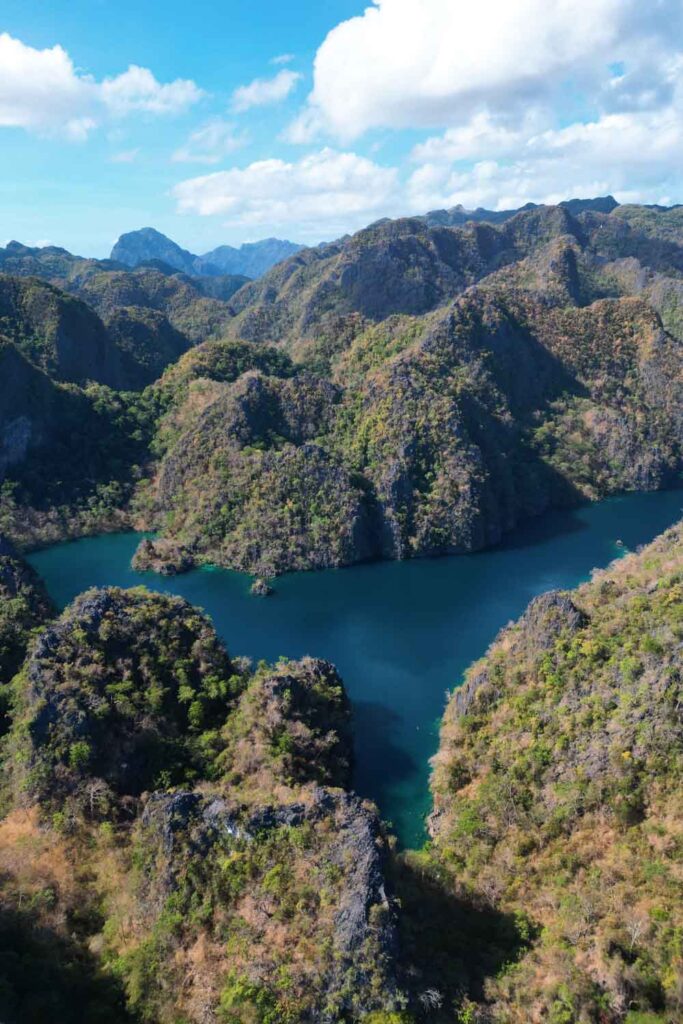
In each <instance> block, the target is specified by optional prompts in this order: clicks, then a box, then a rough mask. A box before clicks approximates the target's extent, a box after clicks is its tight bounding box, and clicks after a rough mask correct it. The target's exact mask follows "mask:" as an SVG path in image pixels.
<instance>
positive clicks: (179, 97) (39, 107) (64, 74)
mask: <svg viewBox="0 0 683 1024" xmlns="http://www.w3.org/2000/svg"><path fill="white" fill-rule="evenodd" d="M201 96H202V91H201V89H199V87H198V86H197V85H195V83H194V82H191V81H186V80H183V79H178V80H177V81H175V82H169V83H167V84H163V83H161V82H158V81H157V80H156V78H155V77H154V75H153V74H152V72H151V71H149V70H148V69H147V68H140V67H137V66H135V65H132V66H131V67H129V68H128V70H127V71H125V72H123V73H122V74H120V75H117V76H116V77H112V78H107V79H105V80H104V81H103V82H97V81H96V80H95V79H94V78H93V77H92V76H91V75H87V74H84V73H83V72H81V71H79V70H77V69H76V68H75V67H74V64H73V61H72V59H71V57H70V56H69V54H68V53H67V52H66V50H64V49H63V47H61V46H53V47H52V48H50V49H45V50H37V49H34V48H33V47H31V46H27V45H26V44H25V43H23V42H22V41H21V40H19V39H15V38H13V37H12V36H10V35H8V33H6V32H5V33H2V34H0V127H6V128H23V129H25V130H27V131H31V132H35V133H38V134H41V135H60V136H64V137H66V138H69V139H74V140H81V139H84V138H86V137H87V136H88V135H89V133H90V132H91V131H92V130H93V129H94V128H95V127H97V125H98V124H100V123H101V122H102V120H103V119H105V118H107V117H111V116H114V117H121V116H124V115H126V114H130V113H133V112H136V111H137V112H139V111H143V112H147V113H150V114H173V113H179V112H181V111H183V110H186V109H187V108H188V107H189V106H190V105H191V104H193V103H196V102H197V100H198V99H199V98H200V97H201Z"/></svg>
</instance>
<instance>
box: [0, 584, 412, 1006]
mask: <svg viewBox="0 0 683 1024" xmlns="http://www.w3.org/2000/svg"><path fill="white" fill-rule="evenodd" d="M10 717H11V728H10V731H9V734H8V736H7V738H6V740H5V744H4V748H3V750H2V755H3V759H4V769H5V771H4V778H5V780H6V781H5V785H4V789H5V792H4V803H5V811H6V816H5V818H4V819H3V820H2V821H0V871H1V873H2V879H3V885H2V889H1V890H0V942H2V941H3V940H6V941H7V942H9V941H10V936H13V941H14V942H15V945H16V948H18V949H20V950H23V957H24V963H25V964H26V968H27V970H30V971H31V980H30V982H29V978H28V976H27V975H26V973H25V972H23V971H13V970H12V966H13V961H12V959H11V957H9V960H8V956H9V951H8V950H7V951H6V950H5V949H4V948H3V950H2V955H1V956H0V1009H1V1010H2V1013H3V1019H6V1020H7V1021H8V1022H11V1024H14V1022H15V1021H17V1022H18V1021H20V1020H24V1019H34V1020H36V1021H37V1022H42V1021H43V1020H46V1021H47V1020H48V1019H49V1017H48V1016H47V1015H46V1014H47V1012H48V1009H46V1006H47V1007H48V1008H49V1012H51V1013H53V1014H54V1015H55V1017H54V1019H60V1020H61V1019H63V1020H66V1021H71V1020H74V1021H81V1020H84V1019H92V1020H95V1019H97V1020H100V1019H102V1020H105V1021H109V1020H112V1021H113V1020H118V1021H124V1020H128V1019H130V1020H135V1021H139V1022H141V1021H143V1020H146V1021H156V1022H158V1024H171V1022H175V1021H177V1020H178V1019H180V1018H182V1019H183V1020H185V1021H188V1022H197V1024H206V1022H214V1021H215V1022H217V1024H218V1022H223V1024H224V1022H225V1021H234V1022H244V1024H248V1022H251V1021H254V1020H264V1021H265V1020H272V1021H279V1020H288V1021H292V1022H293V1024H294V1022H301V1024H314V1022H315V1024H317V1022H326V1024H336V1022H337V1021H339V1020H342V1019H343V1020H345V1021H349V1022H356V1021H361V1020H367V1019H371V1015H372V1014H373V1013H377V1014H378V1015H379V1016H378V1017H377V1018H376V1019H378V1020H384V1019H387V1020H393V1019H395V1018H393V1017H392V1016H391V1014H392V1013H393V1012H394V1011H396V1012H397V1013H398V1012H399V1011H400V1010H401V1008H402V1007H403V1006H404V1004H405V1002H406V997H405V996H404V995H403V994H402V991H401V989H400V987H399V984H398V980H397V978H398V969H397V933H396V923H395V909H394V907H393V905H392V902H391V900H390V897H389V896H388V894H387V883H386V874H385V872H386V866H387V865H386V862H387V855H388V852H389V844H388V839H387V836H386V835H385V833H384V831H383V829H382V828H381V826H380V824H379V821H378V818H377V815H376V812H375V810H374V808H372V807H371V806H370V805H367V804H364V803H363V802H361V801H360V800H359V799H358V798H357V797H355V796H352V795H350V794H349V793H347V792H346V791H345V790H344V788H342V787H344V786H346V785H348V784H349V781H350V760H351V749H350V706H349V702H348V699H347V697H346V694H345V692H344V687H343V683H342V681H341V679H340V678H339V676H338V674H337V672H336V671H335V669H334V667H333V666H332V665H330V664H329V663H327V662H324V661H318V660H315V659H312V658H305V659H303V660H302V661H301V662H286V661H281V662H279V663H278V664H277V665H275V666H273V667H270V668H269V667H268V666H265V665H260V666H259V668H258V670H257V671H256V672H253V671H252V670H251V667H250V666H249V664H248V663H246V662H243V661H240V660H239V659H231V658H230V657H229V656H228V654H227V652H226V651H225V649H224V648H223V646H222V644H221V643H220V641H219V640H218V639H217V637H216V635H215V633H214V631H213V628H212V626H211V624H210V623H209V622H208V620H207V619H206V618H205V617H204V616H203V615H202V614H201V613H200V612H198V611H197V610H196V609H194V608H192V607H191V606H190V605H188V604H187V603H186V602H184V601H182V600H180V599H179V598H172V597H165V596H160V595H153V594H150V593H148V592H146V591H144V590H143V589H138V590H132V591H122V590H117V589H114V588H110V589H106V590H95V591H90V592H88V593H86V594H84V595H82V596H81V597H79V598H78V599H77V600H76V601H75V602H74V603H73V604H72V605H71V606H70V607H69V608H68V609H67V610H66V611H65V612H64V613H63V614H62V615H61V616H60V617H59V618H58V619H57V620H56V621H55V622H53V623H52V624H51V625H49V626H47V628H46V629H44V631H43V632H42V633H41V634H40V635H39V636H38V637H37V639H35V640H34V641H33V643H32V645H31V649H30V652H29V656H28V658H27V660H26V662H25V665H24V667H23V669H22V671H21V672H20V673H19V675H17V677H16V678H15V680H14V683H13V700H12V704H11V708H10ZM74 865H76V866H77V867H76V868H74ZM48 892H49V893H50V896H49V898H47V897H45V898H43V896H44V894H45V893H48ZM22 906H23V908H24V909H23V910H22ZM79 906H80V916H79V912H78V910H77V908H78V907H79ZM3 929H4V930H3ZM10 961H11V962H10ZM73 970H78V971H79V972H80V974H79V978H80V980H79V986H80V990H81V991H82V993H83V1002H84V1007H87V1012H88V1013H89V1014H91V1016H90V1017H88V1018H83V1017H82V1016H81V1015H80V1013H81V1008H79V1009H78V1010H77V1011H76V1012H75V1015H74V1009H73V1007H72V1006H70V1005H69V978H70V977H71V974H70V972H72V971H73ZM49 971H52V975H50V973H49ZM41 983H42V984H41ZM46 984H50V985H51V998H50V1001H49V1003H47V1004H45V1005H44V1003H43V1002H41V998H40V995H39V993H40V989H41V987H44V985H46ZM117 1008H118V1009H117ZM83 1012H85V1011H83ZM385 1012H386V1013H387V1014H389V1016H388V1017H387V1018H385V1017H383V1016H382V1015H383V1014H384V1013H385ZM117 1013H118V1016H116V1014H117ZM32 1014H33V1016H32Z"/></svg>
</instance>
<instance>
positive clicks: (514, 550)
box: [29, 491, 683, 847]
mask: <svg viewBox="0 0 683 1024" xmlns="http://www.w3.org/2000/svg"><path fill="white" fill-rule="evenodd" d="M682 506H683V491H664V492H658V493H651V494H631V495H626V496H623V497H618V498H612V499H608V500H606V501H602V502H599V503H596V504H593V505H588V506H583V507H580V508H578V509H575V510H571V511H562V512H552V513H547V514H546V515H544V516H541V517H539V518H538V519H536V520H533V521H532V522H530V523H528V524H527V525H525V526H524V527H523V528H520V529H518V530H516V531H515V532H514V533H512V534H511V535H510V536H509V537H508V538H507V539H506V541H505V543H503V544H502V545H500V546H499V547H497V548H494V549H492V550H489V551H486V552H482V553H479V554H472V555H463V556H453V557H445V558H437V559H419V560H413V561H408V562H385V563H369V564H364V565H358V566H353V567H350V568H345V569H340V570H325V571H320V572H303V573H294V574H291V575H288V576H284V577H282V578H280V579H278V580H277V582H276V588H275V589H276V593H275V595H274V596H273V597H272V598H269V599H267V600H263V599H259V598H256V597H254V596H252V595H251V594H250V592H249V591H250V583H251V580H250V578H249V577H247V576H245V575H243V574H240V573H236V572H232V571H229V570H225V569H214V568H202V569H198V570H195V571H192V572H190V573H187V574H185V575H181V576H176V577H173V578H168V577H164V576H160V575H157V574H155V573H139V572H135V571H134V570H132V569H131V568H130V561H131V557H132V555H133V553H134V551H135V549H136V547H137V545H138V542H139V540H140V535H139V534H136V533H122V534H110V535H105V536H100V537H95V538H86V539H82V540H78V541H74V542H70V543H65V544H59V545H55V546H52V547H49V548H46V549H44V550H41V551H38V552H35V553H34V554H33V555H31V556H30V558H29V561H30V562H31V564H32V565H33V567H34V568H35V569H36V570H37V571H38V573H39V574H40V575H41V576H42V577H43V579H44V580H45V582H46V584H47V587H48V590H49V592H50V595H51V596H52V598H53V600H54V601H55V603H56V604H57V605H58V606H59V607H60V608H62V607H65V606H66V605H67V604H68V603H69V602H70V601H72V600H73V598H74V597H76V596H77V595H78V594H80V593H82V592H83V591H84V590H87V589H88V588H90V587H104V586H119V587H133V586H138V585H141V584H142V585H144V586H146V587H148V588H150V589H152V590H157V591H160V592H170V593H173V594H178V595H181V596H182V597H184V598H186V599H187V600H188V601H189V602H190V603H192V604H194V605H198V606H200V607H201V608H203V609H204V610H205V611H206V612H207V613H208V614H209V616H210V617H211V619H212V620H213V622H214V624H215V626H216V629H217V631H218V633H219V635H220V636H221V637H222V638H223V639H224V640H225V643H226V645H227V647H228V650H229V652H230V653H231V655H243V656H247V657H250V658H252V659H254V661H258V660H261V659H265V660H266V661H268V662H273V661H275V660H277V659H278V658H279V657H280V656H285V657H287V658H301V657H302V656H304V655H312V656H315V657H317V658H325V659H327V660H329V661H331V662H333V663H334V664H335V666H336V667H337V669H338V671H339V673H340V675H341V677H342V678H343V680H344V683H345V686H346V689H347V691H348V694H349V696H350V698H351V701H352V705H353V730H354V752H355V768H354V785H355V788H356V790H357V791H358V793H359V794H360V795H362V796H366V797H369V798H371V799H372V800H374V801H376V803H377V804H378V806H379V809H380V812H381V814H382V816H383V817H384V818H385V819H386V820H387V821H389V822H390V823H391V826H392V827H393V829H394V831H395V832H396V834H397V836H398V839H399V841H400V843H401V844H402V845H403V846H404V847H417V846H419V845H421V844H422V843H423V842H424V840H425V838H426V836H425V824H424V823H425V816H426V814H427V813H428V812H429V810H430V808H431V799H430V794H429V772H430V766H429V761H430V758H431V757H432V755H433V754H434V752H435V751H436V748H437V744H438V729H439V722H440V718H441V715H442V713H443V710H444V706H445V701H446V695H447V691H449V690H452V689H453V688H455V687H457V686H459V685H460V683H461V681H462V675H463V672H464V671H465V669H466V668H467V667H468V666H469V665H470V664H471V663H472V662H473V661H475V660H476V659H477V658H479V657H481V656H482V655H483V654H484V653H485V651H486V649H487V647H488V646H489V644H490V643H491V642H492V641H493V640H494V638H495V636H496V634H497V633H498V631H499V630H500V629H501V628H502V627H503V626H505V625H506V624H507V623H508V622H509V621H510V620H512V619H515V618H517V617H518V616H519V615H520V614H521V613H522V612H523V611H524V609H525V608H526V606H527V605H528V603H529V602H530V601H531V600H532V599H533V598H534V597H536V596H537V595H539V594H542V593H544V592H546V591H549V590H554V589H569V588H573V587H575V586H577V585H578V584H579V583H581V582H582V581H583V580H585V579H587V578H588V577H589V575H590V573H591V570H592V569H594V568H596V567H604V566H606V565H608V564H609V563H610V562H611V561H612V560H613V559H615V558H618V557H620V556H622V555H623V554H625V553H626V552H628V551H632V550H634V549H635V548H637V547H638V546H639V545H642V544H646V543H648V542H650V541H651V540H652V539H653V538H654V537H655V536H657V534H659V533H661V532H662V531H663V530H665V529H666V528H667V527H669V526H670V525H671V524H672V523H674V522H676V521H677V520H678V519H679V518H680V515H681V508H682Z"/></svg>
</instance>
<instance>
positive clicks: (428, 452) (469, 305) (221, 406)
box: [146, 261, 683, 575]
mask: <svg viewBox="0 0 683 1024" xmlns="http://www.w3.org/2000/svg"><path fill="white" fill-rule="evenodd" d="M551 263H552V266H553V267H554V268H555V270H558V268H559V273H555V270H553V273H552V274H551V277H552V278H553V280H554V281H555V282H556V284H555V285H553V284H552V283H551V282H550V278H548V277H547V275H546V279H545V285H544V287H546V289H550V290H551V291H552V290H553V288H554V289H555V290H556V291H557V292H558V294H560V293H561V292H562V287H561V284H562V282H564V281H565V278H564V276H563V274H564V270H565V269H566V265H565V263H564V262H562V261H559V262H557V261H555V262H553V261H551ZM553 275H554V276H553ZM557 281H559V283H557ZM536 286H537V282H536ZM535 294H536V292H533V291H532V292H525V291H522V290H515V289H513V288H511V287H510V284H509V282H508V281H507V279H505V280H504V287H501V286H500V282H498V283H497V284H496V285H495V286H494V284H493V283H491V284H486V285H482V287H480V288H477V289H472V290H470V291H469V292H468V293H467V294H466V295H465V296H463V297H462V298H461V299H459V300H457V301H456V302H455V303H453V305H452V306H451V307H450V308H447V309H446V310H445V311H444V312H440V313H434V314H431V315H429V316H426V317H422V318H409V317H397V318H390V319H389V320H387V321H385V322H384V323H382V324H380V325H378V326H376V327H372V328H369V329H367V330H366V331H365V332H364V333H362V334H360V335H359V336H358V337H357V338H356V339H355V341H354V342H353V343H352V344H351V345H350V347H348V348H347V349H346V350H345V351H344V352H343V353H342V354H341V355H340V356H337V357H336V359H335V360H334V383H333V384H331V383H330V382H329V381H328V380H327V379H326V378H324V377H321V376H319V375H316V374H311V373H309V372H308V371H305V370H299V371H298V372H297V373H296V375H295V376H294V377H293V378H291V379H288V380H284V381H283V380H282V379H276V378H275V377H273V376H264V375H263V374H253V373H251V374H249V373H248V374H246V375H245V376H244V377H242V378H241V379H238V380H236V381H234V382H233V383H221V384H220V385H219V386H218V385H217V384H215V383H214V384H212V385H211V386H208V384H206V383H205V384H202V383H201V381H200V380H198V381H196V382H195V384H194V385H192V386H191V388H190V391H189V392H188V390H187V389H182V390H179V391H178V393H177V395H176V397H175V399H174V398H173V397H172V391H173V384H172V382H173V380H174V375H173V372H171V373H170V375H169V377H168V382H169V383H168V384H167V386H166V392H165V393H166V394H167V396H170V397H169V398H168V399H167V400H170V402H171V407H170V408H169V411H168V413H167V418H166V419H165V420H163V421H162V423H161V425H160V429H159V433H158V438H157V442H156V444H155V448H156V451H157V452H158V453H159V454H160V455H161V460H160V463H159V466H158V469H157V471H156V473H155V478H154V481H153V483H152V489H151V491H149V490H148V491H147V492H146V497H147V501H148V504H147V510H148V511H147V514H148V515H149V524H150V525H153V526H155V527H157V528H160V529H161V530H162V532H163V535H164V536H165V537H166V538H168V539H170V540H172V541H174V542H176V543H179V544H181V545H184V546H185V548H186V549H187V552H186V553H187V555H188V557H189V558H190V559H191V558H194V559H196V560H198V561H205V560H208V561H215V562H218V563H219V564H225V565H231V566H234V567H236V568H241V569H248V570H250V571H254V572H257V573H258V574H261V575H263V574H266V575H268V574H272V573H277V572H282V571H286V570H288V569H292V568H297V569H301V568H320V567H323V566H329V565H340V564H347V563H349V562H353V561H360V560H362V559H365V558H371V557H380V556H381V557H389V558H404V557H410V556H414V555H434V554H444V553H457V552H462V551H471V550H475V549H477V548H481V547H484V546H486V545H488V544H491V543H495V542H496V541H497V540H499V539H500V538H501V536H502V535H503V534H504V532H505V531H506V530H509V529H510V528H511V527H512V526H514V525H515V524H516V523H517V522H519V521H520V520H522V519H524V518H525V517H527V516H529V515H532V514H536V513H538V512H539V511H542V510H543V509H544V508H547V507H548V506H549V505H557V504H566V503H568V502H569V503H571V502H575V501H577V500H578V499H580V498H586V497H588V498H595V497H599V496H603V495H606V494H609V493H614V492H616V491H620V490H629V489H655V488H658V487H663V486H669V485H673V484H675V483H676V481H677V480H679V479H680V473H681V466H682V449H681V446H682V443H683V418H682V416H681V408H682V407H683V406H682V404H681V402H682V399H683V393H682V390H681V389H682V387H683V384H682V380H683V378H682V374H681V370H682V360H683V350H682V347H681V343H680V342H679V341H677V340H676V339H675V338H673V337H671V336H669V335H667V334H666V333H665V332H664V330H663V329H662V326H661V323H660V321H659V320H658V318H657V316H656V314H654V313H653V312H652V311H651V310H650V308H649V307H648V306H647V305H646V304H645V303H643V302H640V301H638V300H635V299H622V300H600V301H597V302H595V303H593V304H591V305H590V306H587V307H583V308H582V307H577V306H574V305H570V306H564V305H551V304H549V303H548V301H547V300H545V301H544V298H543V297H542V296H541V295H539V296H538V297H537V298H535V297H534V295H535ZM566 300H567V296H566V295H565V296H564V299H563V301H566ZM243 344H244V343H243ZM197 351H200V350H197ZM186 358H187V357H186ZM200 372H201V371H200ZM270 372H271V373H272V371H270ZM161 387H162V389H163V384H162V385H161ZM174 557H176V555H175V554H174Z"/></svg>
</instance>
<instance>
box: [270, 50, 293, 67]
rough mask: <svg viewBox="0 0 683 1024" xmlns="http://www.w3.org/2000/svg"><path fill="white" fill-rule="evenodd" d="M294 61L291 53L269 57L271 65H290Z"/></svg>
mask: <svg viewBox="0 0 683 1024" xmlns="http://www.w3.org/2000/svg"><path fill="white" fill-rule="evenodd" d="M293 60H294V54H293V53H279V54H278V55H277V57H271V61H270V63H271V64H291V63H292V61H293Z"/></svg>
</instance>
